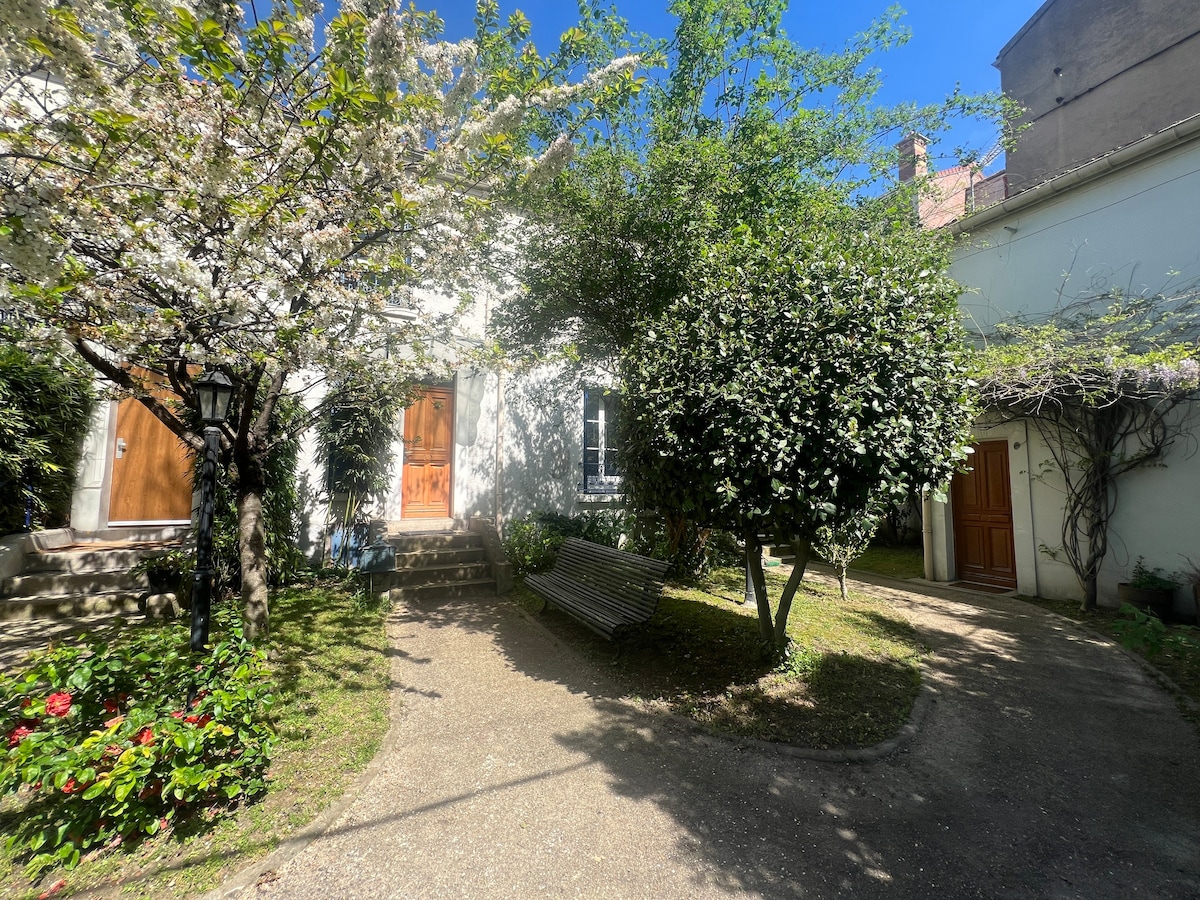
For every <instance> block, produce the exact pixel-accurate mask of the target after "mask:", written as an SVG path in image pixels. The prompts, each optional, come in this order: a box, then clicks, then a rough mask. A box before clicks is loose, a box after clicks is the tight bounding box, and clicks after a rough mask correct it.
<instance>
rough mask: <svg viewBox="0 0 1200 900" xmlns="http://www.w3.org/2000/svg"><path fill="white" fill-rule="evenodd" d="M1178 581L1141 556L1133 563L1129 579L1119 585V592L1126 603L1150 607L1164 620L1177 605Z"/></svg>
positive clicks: (1145, 607)
mask: <svg viewBox="0 0 1200 900" xmlns="http://www.w3.org/2000/svg"><path fill="white" fill-rule="evenodd" d="M1177 587H1179V584H1178V582H1175V581H1172V580H1171V579H1170V578H1167V577H1166V576H1165V575H1163V574H1162V570H1161V569H1151V568H1148V567H1147V566H1146V558H1145V557H1144V556H1139V557H1138V558H1137V561H1136V562H1135V563H1134V564H1133V572H1132V573H1131V575H1130V578H1129V581H1123V582H1121V583H1120V584H1118V585H1117V594H1118V596H1119V597H1120V598H1121V600H1122V601H1124V602H1125V603H1129V604H1132V605H1133V606H1134V607H1136V608H1137V609H1143V610H1145V609H1148V610H1150V612H1152V613H1154V614H1155V615H1156V616H1158V617H1159V618H1160V619H1162V620H1163V621H1164V622H1165V621H1167V619H1168V618H1170V616H1171V608H1172V607H1173V606H1174V605H1175V589H1176V588H1177Z"/></svg>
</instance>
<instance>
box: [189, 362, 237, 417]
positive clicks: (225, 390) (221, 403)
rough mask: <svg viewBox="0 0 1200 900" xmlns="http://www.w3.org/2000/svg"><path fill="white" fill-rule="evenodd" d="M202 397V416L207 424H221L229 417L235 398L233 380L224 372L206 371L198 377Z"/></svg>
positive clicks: (199, 393)
mask: <svg viewBox="0 0 1200 900" xmlns="http://www.w3.org/2000/svg"><path fill="white" fill-rule="evenodd" d="M196 393H197V394H198V395H199V397H200V418H201V419H203V420H204V422H205V424H207V425H220V424H221V423H222V422H224V421H225V420H226V419H227V418H228V417H229V404H230V401H232V400H233V382H232V381H230V380H229V378H228V377H226V376H225V374H224V373H223V372H205V373H204V374H203V375H201V376H200V377H199V378H197V379H196Z"/></svg>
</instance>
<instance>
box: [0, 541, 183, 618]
mask: <svg viewBox="0 0 1200 900" xmlns="http://www.w3.org/2000/svg"><path fill="white" fill-rule="evenodd" d="M176 543H177V542H175V541H171V540H147V541H139V542H136V543H130V542H114V541H86V542H72V543H67V544H64V545H62V546H56V547H38V548H36V549H34V550H32V551H30V552H27V553H26V554H25V555H24V560H23V565H22V567H21V572H20V574H17V575H13V576H11V577H9V578H6V579H4V581H3V583H0V620H3V621H13V620H21V619H48V618H65V617H71V616H91V615H97V614H101V613H110V614H117V613H120V614H134V613H137V612H139V611H140V609H141V606H140V604H141V602H142V601H143V599H144V598H145V596H146V594H147V591H148V587H149V585H148V582H147V580H146V576H145V575H134V574H131V573H130V569H132V568H133V567H134V566H135V565H137V563H138V562H140V561H141V560H142V559H144V558H146V557H147V556H153V555H156V554H158V553H162V552H163V551H165V550H167V549H169V548H170V547H172V546H175V545H176Z"/></svg>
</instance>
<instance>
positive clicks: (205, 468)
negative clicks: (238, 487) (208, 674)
mask: <svg viewBox="0 0 1200 900" xmlns="http://www.w3.org/2000/svg"><path fill="white" fill-rule="evenodd" d="M194 387H195V389H196V394H197V395H198V397H199V399H200V418H201V419H203V420H204V462H203V464H202V466H201V468H200V521H199V523H198V524H197V532H196V574H195V577H194V579H193V581H192V642H191V648H192V650H194V651H200V650H203V649H204V647H205V645H206V644H207V643H208V619H209V614H210V613H211V611H212V579H213V570H212V532H213V507H214V506H215V505H216V492H217V453H218V451H219V450H220V447H221V425H222V424H224V422H225V420H226V418H228V416H229V405H230V403H231V402H232V401H233V382H232V381H230V380H229V378H228V377H227V376H226V375H225V374H224V373H222V372H215V371H209V372H205V373H204V374H203V375H201V376H200V377H199V378H197V379H196V381H195V383H194Z"/></svg>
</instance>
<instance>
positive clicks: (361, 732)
mask: <svg viewBox="0 0 1200 900" xmlns="http://www.w3.org/2000/svg"><path fill="white" fill-rule="evenodd" d="M271 615H272V634H271V637H270V639H269V640H268V641H267V642H266V644H265V646H266V649H267V652H268V659H269V663H270V666H271V669H272V671H273V673H274V675H275V678H276V679H277V681H278V689H277V701H276V705H275V706H274V708H273V709H272V712H271V716H272V720H273V721H274V723H275V726H276V728H277V730H278V733H279V736H280V744H279V747H278V748H277V750H276V751H275V755H274V757H273V759H272V763H271V768H270V774H269V778H270V787H269V789H268V792H267V794H266V796H265V797H263V798H262V799H260V800H259V801H258V802H256V803H254V804H252V805H249V806H246V807H244V808H241V809H239V810H237V811H236V812H235V813H234V814H233V815H230V816H227V817H225V818H222V819H219V820H217V821H216V822H215V823H213V824H211V825H208V826H203V825H202V824H201V825H199V826H197V825H193V826H192V827H189V828H187V829H182V828H181V829H180V830H178V831H176V832H172V833H166V834H161V835H159V836H156V837H155V838H152V839H149V840H146V841H144V842H142V843H141V844H140V845H137V846H135V847H132V848H129V849H127V850H118V851H108V852H105V853H102V854H99V855H96V856H93V857H91V858H88V857H85V858H84V861H83V862H82V863H81V864H80V865H79V867H78V868H76V869H74V870H72V871H70V872H54V873H50V874H49V875H47V876H45V877H43V878H42V879H40V880H39V882H38V884H37V885H36V886H33V887H31V886H30V885H29V883H28V882H27V881H25V880H24V879H23V877H22V875H21V866H20V865H14V861H13V859H12V858H11V856H10V855H8V854H7V853H3V854H0V894H2V895H3V896H6V897H14V898H16V897H25V898H31V900H32V898H35V897H37V896H38V894H39V893H40V892H41V891H43V890H46V889H47V888H49V887H50V886H52V885H54V884H55V883H56V882H58V881H59V880H60V879H63V878H65V879H66V884H65V886H64V887H62V888H60V889H59V891H58V892H57V893H55V894H54V896H55V897H56V898H57V897H67V896H72V895H85V896H87V897H89V898H94V897H105V898H107V897H113V898H116V897H126V896H137V897H149V898H177V897H182V896H194V895H196V894H199V893H203V892H204V891H207V890H209V889H211V888H214V887H216V886H217V885H218V884H220V882H221V881H222V880H223V879H224V878H226V877H228V876H229V875H231V874H232V873H234V872H236V871H237V870H238V869H240V868H241V867H243V866H245V865H247V864H249V863H250V862H252V861H253V860H255V859H257V858H259V857H261V856H263V855H265V854H266V853H268V852H270V851H271V850H273V849H274V848H275V847H276V846H277V845H278V844H279V842H280V841H281V840H283V839H284V838H286V837H287V836H288V835H289V834H291V833H293V832H295V831H296V830H298V829H299V828H301V827H303V826H304V825H305V824H307V823H308V822H310V821H311V820H312V819H313V818H315V817H316V816H317V814H318V813H320V812H321V810H323V809H324V808H325V807H327V806H328V805H329V804H330V803H332V802H333V801H335V800H336V799H338V798H339V797H341V796H342V794H343V793H344V792H345V790H346V789H347V787H349V785H350V784H351V783H352V782H353V780H354V779H355V777H357V774H358V773H359V772H361V771H362V770H363V769H364V768H365V767H366V765H367V763H368V762H370V760H371V759H372V758H373V757H374V755H375V752H376V750H377V749H378V748H379V745H380V743H381V741H382V740H383V736H384V735H385V734H386V732H387V728H388V711H389V702H390V695H389V690H388V685H389V672H388V668H389V666H388V661H387V656H386V654H385V652H384V651H385V650H386V647H387V638H386V635H385V633H384V628H383V614H382V611H380V610H379V609H374V610H372V609H365V608H363V607H361V606H360V605H359V604H358V603H357V602H356V600H355V598H354V597H353V596H352V595H351V594H350V593H347V592H346V591H344V590H341V589H339V588H337V587H331V586H328V585H321V584H313V585H309V586H307V587H293V588H287V589H283V590H279V591H276V592H275V593H274V594H273V595H272V599H271ZM13 804H14V801H13V798H8V799H7V800H6V804H5V805H6V807H7V813H8V816H12V815H19V810H18V809H15V808H14V805H13ZM4 818H6V817H0V837H4V836H5V835H4V832H5V831H6V828H5V823H4ZM10 821H11V819H10ZM185 831H186V833H184V832H185Z"/></svg>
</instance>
